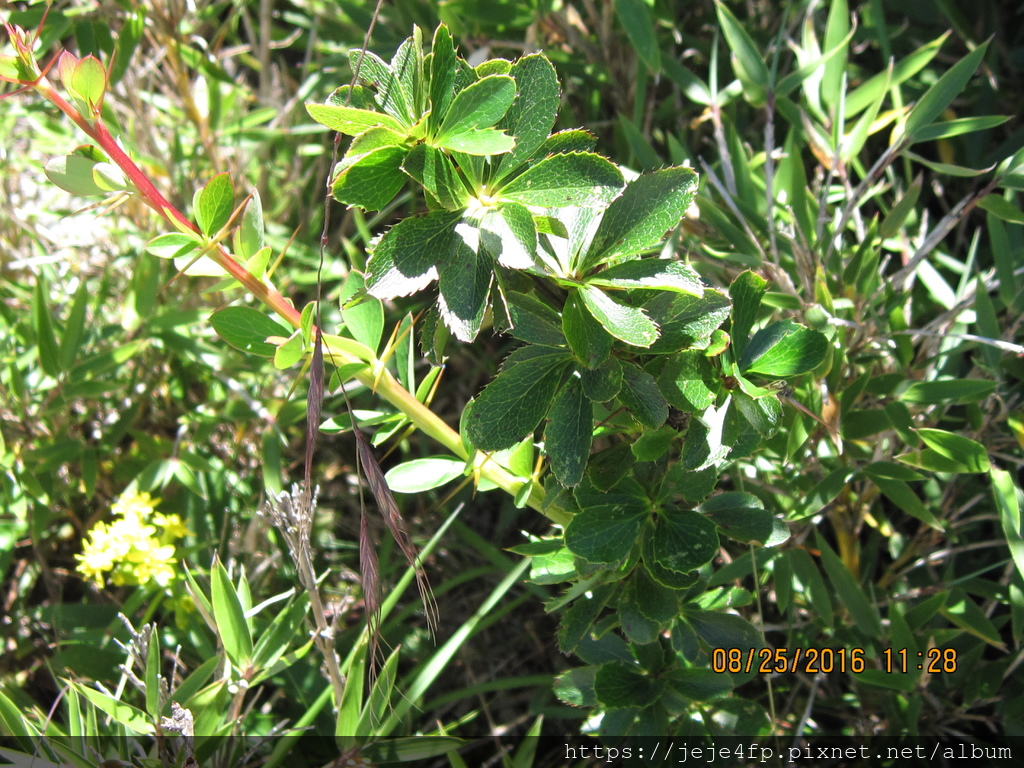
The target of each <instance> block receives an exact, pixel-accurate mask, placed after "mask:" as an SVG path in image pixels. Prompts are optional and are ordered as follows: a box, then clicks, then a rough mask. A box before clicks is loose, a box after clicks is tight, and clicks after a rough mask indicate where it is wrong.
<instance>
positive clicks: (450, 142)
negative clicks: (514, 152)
mask: <svg viewBox="0 0 1024 768" xmlns="http://www.w3.org/2000/svg"><path fill="white" fill-rule="evenodd" d="M515 143H516V142H515V139H513V138H512V137H511V136H508V135H506V134H505V132H504V131H499V130H496V129H494V128H481V129H473V130H471V131H466V132H465V133H456V134H453V135H451V136H446V137H445V138H444V140H443V141H438V146H440V147H443V148H444V149H447V150H450V151H452V152H462V153H463V154H466V155H479V156H484V155H500V154H501V153H503V152H508V151H509V150H510V149H512V148H513V147H514V146H515Z"/></svg>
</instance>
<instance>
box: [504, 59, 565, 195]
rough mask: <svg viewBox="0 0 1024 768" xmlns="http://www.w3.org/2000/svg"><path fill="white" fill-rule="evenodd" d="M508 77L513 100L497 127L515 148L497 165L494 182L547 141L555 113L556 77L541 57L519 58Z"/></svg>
mask: <svg viewBox="0 0 1024 768" xmlns="http://www.w3.org/2000/svg"><path fill="white" fill-rule="evenodd" d="M508 74H509V75H510V76H511V77H512V78H513V79H514V80H515V81H516V98H515V100H514V101H513V102H512V106H511V107H509V109H508V111H507V112H506V113H505V116H504V117H502V119H501V121H500V122H499V123H498V125H497V127H498V128H502V129H504V130H505V131H507V132H508V133H509V134H510V135H511V136H513V137H514V138H515V141H516V145H515V148H514V149H512V151H510V152H509V153H508V154H506V155H504V156H503V157H502V158H501V160H500V161H499V162H498V166H497V169H496V170H495V173H494V179H493V180H494V181H495V182H500V181H501V180H502V179H503V178H505V177H506V176H507V175H508V174H509V173H511V172H512V171H514V170H515V169H516V168H518V167H519V166H520V165H522V164H523V163H524V162H526V161H527V160H529V159H530V158H531V157H532V156H533V155H534V153H535V152H536V151H537V149H538V148H539V147H540V146H541V145H542V144H543V143H544V141H545V140H546V139H547V138H548V134H549V133H550V132H551V127H552V126H553V125H554V123H555V115H556V114H557V112H558V101H559V94H558V75H556V74H555V68H554V67H553V66H551V62H550V61H548V60H547V59H546V58H545V57H544V56H543V55H541V54H533V55H530V56H523V57H522V58H521V59H519V60H518V61H517V62H516V63H515V64H513V65H512V67H511V69H510V70H509V73H508Z"/></svg>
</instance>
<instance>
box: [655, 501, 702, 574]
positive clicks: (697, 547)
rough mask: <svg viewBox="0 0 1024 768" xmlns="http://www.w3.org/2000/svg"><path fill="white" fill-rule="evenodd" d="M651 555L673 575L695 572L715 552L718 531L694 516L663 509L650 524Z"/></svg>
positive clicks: (693, 513)
mask: <svg viewBox="0 0 1024 768" xmlns="http://www.w3.org/2000/svg"><path fill="white" fill-rule="evenodd" d="M651 551H652V554H653V556H654V560H655V562H656V563H658V565H660V566H662V567H663V568H667V569H669V570H670V571H675V572H676V573H687V572H689V571H695V570H697V569H698V568H700V567H701V566H703V565H704V564H706V563H708V562H710V561H711V558H713V557H714V556H715V553H716V552H717V551H718V530H717V529H716V528H715V524H714V523H713V522H711V520H709V519H708V518H706V517H705V516H704V515H702V514H700V513H698V512H694V511H692V510H687V509H669V508H664V509H661V510H659V511H658V518H657V521H656V522H655V524H654V537H653V543H652V545H651Z"/></svg>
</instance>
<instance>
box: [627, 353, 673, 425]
mask: <svg viewBox="0 0 1024 768" xmlns="http://www.w3.org/2000/svg"><path fill="white" fill-rule="evenodd" d="M619 401H620V402H621V403H622V404H623V405H624V406H626V407H627V408H628V409H629V410H630V412H631V413H632V414H633V418H635V419H636V420H637V421H638V422H640V423H641V424H643V425H644V426H645V427H647V428H648V429H657V428H658V427H660V426H661V425H662V424H664V423H665V420H666V419H668V403H667V402H665V398H664V397H663V396H662V394H661V391H660V390H659V389H658V383H657V382H656V381H655V380H654V377H653V376H651V374H649V373H647V372H646V371H642V370H640V369H639V368H637V367H636V366H635V365H633V364H632V363H624V364H623V365H622V389H621V391H620V392H619Z"/></svg>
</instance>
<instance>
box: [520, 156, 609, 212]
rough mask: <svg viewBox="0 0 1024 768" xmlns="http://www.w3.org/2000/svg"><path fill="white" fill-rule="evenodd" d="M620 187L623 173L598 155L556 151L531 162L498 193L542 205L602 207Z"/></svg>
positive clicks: (550, 206)
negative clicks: (557, 152)
mask: <svg viewBox="0 0 1024 768" xmlns="http://www.w3.org/2000/svg"><path fill="white" fill-rule="evenodd" d="M621 189H622V173H621V172H620V171H619V169H618V168H616V167H615V166H614V165H613V164H612V163H610V162H608V160H606V159H605V158H603V157H601V156H600V155H593V154H589V153H584V152H573V153H569V154H556V155H550V156H549V157H546V158H544V159H543V160H541V161H540V162H538V163H536V164H534V165H531V166H530V167H529V168H528V169H527V170H526V171H524V172H523V173H522V174H520V175H519V176H516V177H515V178H514V179H513V180H512V181H510V182H509V183H508V184H506V185H505V186H504V187H502V189H501V193H500V194H501V196H502V198H504V199H506V200H514V201H516V202H518V203H522V204H523V205H535V206H538V207H541V208H565V207H568V206H578V207H587V206H590V207H601V206H604V205H606V204H607V203H609V202H610V201H611V200H612V199H613V198H614V197H615V196H616V195H617V194H619V192H620V191H621Z"/></svg>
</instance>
